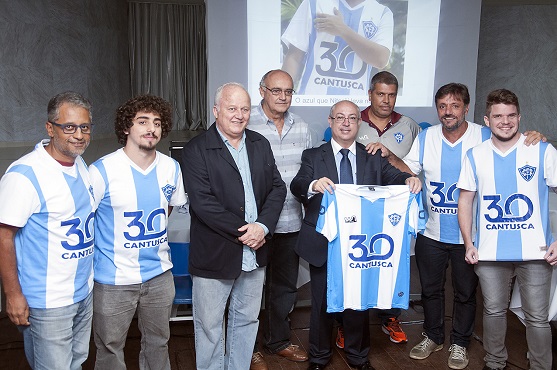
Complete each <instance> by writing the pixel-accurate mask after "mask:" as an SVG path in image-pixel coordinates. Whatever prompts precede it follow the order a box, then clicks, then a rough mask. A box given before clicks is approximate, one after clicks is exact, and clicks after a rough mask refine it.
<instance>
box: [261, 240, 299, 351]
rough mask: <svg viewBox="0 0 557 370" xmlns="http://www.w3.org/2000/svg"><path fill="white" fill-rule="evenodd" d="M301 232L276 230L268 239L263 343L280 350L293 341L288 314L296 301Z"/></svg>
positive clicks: (268, 347)
mask: <svg viewBox="0 0 557 370" xmlns="http://www.w3.org/2000/svg"><path fill="white" fill-rule="evenodd" d="M297 240H298V233H297V232H295V233H284V234H274V235H273V237H272V238H271V240H269V241H267V243H269V252H270V258H269V264H268V265H267V275H266V278H265V312H264V316H263V345H264V346H265V347H266V348H267V349H268V350H269V351H270V352H273V353H274V352H278V351H281V350H283V349H285V348H286V347H287V346H288V345H289V344H290V320H289V319H288V314H289V313H290V311H291V310H292V307H294V303H296V293H297V291H298V288H297V287H296V282H297V280H298V265H299V262H300V258H299V257H298V255H297V254H296V252H294V246H295V245H296V241H297Z"/></svg>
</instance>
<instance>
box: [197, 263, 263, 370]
mask: <svg viewBox="0 0 557 370" xmlns="http://www.w3.org/2000/svg"><path fill="white" fill-rule="evenodd" d="M264 278H265V268H264V267H259V268H257V269H255V270H253V271H250V272H245V271H242V272H241V273H240V276H238V277H237V278H236V279H209V278H203V277H200V276H195V275H192V281H193V290H192V293H193V325H194V332H195V357H196V358H195V361H196V365H197V370H209V369H210V370H219V369H225V370H227V369H230V370H237V369H241V370H243V369H249V367H250V362H251V355H252V353H253V345H254V344H255V337H256V335H257V329H258V327H259V321H258V319H257V316H258V315H259V310H260V308H261V296H262V294H263V280H264ZM228 301H229V303H228V323H227V328H226V341H225V333H224V332H223V326H224V325H223V323H224V314H225V310H226V307H227V302H228ZM225 343H226V344H225ZM225 347H226V351H225Z"/></svg>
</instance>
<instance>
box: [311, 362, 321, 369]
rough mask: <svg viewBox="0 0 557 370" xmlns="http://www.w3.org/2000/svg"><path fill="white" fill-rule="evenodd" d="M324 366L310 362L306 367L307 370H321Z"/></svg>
mask: <svg viewBox="0 0 557 370" xmlns="http://www.w3.org/2000/svg"><path fill="white" fill-rule="evenodd" d="M324 368H325V365H321V364H316V363H315V362H310V363H309V366H308V370H323V369H324Z"/></svg>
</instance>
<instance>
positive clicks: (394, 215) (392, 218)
mask: <svg viewBox="0 0 557 370" xmlns="http://www.w3.org/2000/svg"><path fill="white" fill-rule="evenodd" d="M388 217H389V221H390V222H391V224H392V225H393V226H396V225H397V224H398V223H399V222H400V219H401V218H402V216H401V215H399V214H398V213H392V214H390V215H389V216H388Z"/></svg>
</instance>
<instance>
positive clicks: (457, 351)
mask: <svg viewBox="0 0 557 370" xmlns="http://www.w3.org/2000/svg"><path fill="white" fill-rule="evenodd" d="M449 352H450V355H449V360H448V362H447V363H448V364H449V367H450V368H451V369H464V368H465V367H466V366H468V353H467V352H466V348H464V347H461V346H459V345H458V344H451V346H450V347H449Z"/></svg>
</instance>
